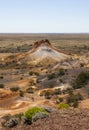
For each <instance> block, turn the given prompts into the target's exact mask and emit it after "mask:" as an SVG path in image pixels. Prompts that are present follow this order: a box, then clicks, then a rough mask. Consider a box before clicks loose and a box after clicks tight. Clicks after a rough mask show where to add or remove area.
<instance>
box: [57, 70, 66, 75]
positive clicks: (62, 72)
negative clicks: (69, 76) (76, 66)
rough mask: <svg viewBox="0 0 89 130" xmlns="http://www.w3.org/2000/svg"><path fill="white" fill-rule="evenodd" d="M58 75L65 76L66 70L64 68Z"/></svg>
mask: <svg viewBox="0 0 89 130" xmlns="http://www.w3.org/2000/svg"><path fill="white" fill-rule="evenodd" d="M58 75H59V76H63V75H65V69H63V68H61V69H59V72H58Z"/></svg>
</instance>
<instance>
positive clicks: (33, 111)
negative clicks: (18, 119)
mask: <svg viewBox="0 0 89 130" xmlns="http://www.w3.org/2000/svg"><path fill="white" fill-rule="evenodd" d="M39 112H45V113H46V111H45V109H43V108H39V107H33V108H30V109H28V110H27V111H26V112H25V117H26V118H27V119H29V120H32V117H33V116H34V115H35V114H36V113H39Z"/></svg>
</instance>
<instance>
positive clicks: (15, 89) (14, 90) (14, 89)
mask: <svg viewBox="0 0 89 130" xmlns="http://www.w3.org/2000/svg"><path fill="white" fill-rule="evenodd" d="M10 90H11V91H13V92H17V91H18V90H19V87H12V88H10Z"/></svg>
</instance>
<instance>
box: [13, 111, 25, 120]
mask: <svg viewBox="0 0 89 130" xmlns="http://www.w3.org/2000/svg"><path fill="white" fill-rule="evenodd" d="M23 115H24V114H23V113H18V114H16V115H14V116H15V117H16V118H18V119H19V120H20V121H21V118H22V116H23Z"/></svg>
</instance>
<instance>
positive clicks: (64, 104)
mask: <svg viewBox="0 0 89 130" xmlns="http://www.w3.org/2000/svg"><path fill="white" fill-rule="evenodd" d="M57 108H58V109H63V108H66V109H67V108H69V104H66V103H60V104H58V105H57Z"/></svg>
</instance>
